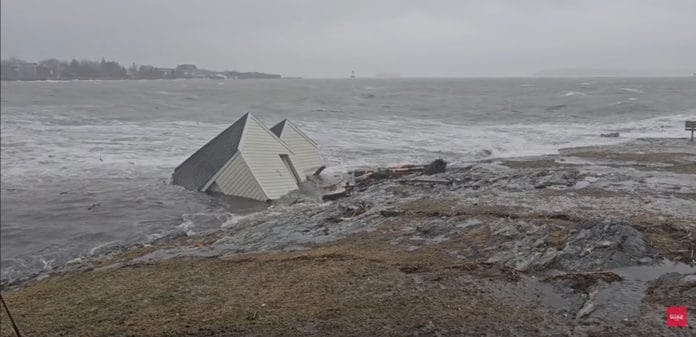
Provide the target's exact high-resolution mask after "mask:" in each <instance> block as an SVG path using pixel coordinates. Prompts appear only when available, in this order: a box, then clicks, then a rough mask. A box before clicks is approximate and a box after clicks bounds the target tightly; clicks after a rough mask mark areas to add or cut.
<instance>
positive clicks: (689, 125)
mask: <svg viewBox="0 0 696 337" xmlns="http://www.w3.org/2000/svg"><path fill="white" fill-rule="evenodd" d="M684 126H685V128H686V131H691V141H692V142H693V141H694V130H695V129H696V121H686V123H685V125H684Z"/></svg>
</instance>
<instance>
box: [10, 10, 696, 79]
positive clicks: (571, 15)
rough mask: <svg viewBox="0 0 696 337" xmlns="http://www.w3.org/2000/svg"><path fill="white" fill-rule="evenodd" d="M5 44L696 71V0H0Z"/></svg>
mask: <svg viewBox="0 0 696 337" xmlns="http://www.w3.org/2000/svg"><path fill="white" fill-rule="evenodd" d="M1 6H2V11H1V15H2V23H1V24H2V48H1V51H2V57H3V58H7V57H10V56H15V57H19V58H23V59H27V60H39V59H44V58H48V57H57V58H62V59H68V58H78V59H83V58H86V59H99V58H102V57H106V58H108V59H115V60H117V61H119V62H121V63H122V64H130V63H131V62H136V63H138V64H154V65H161V66H174V65H176V64H179V63H196V64H198V65H199V66H201V67H205V68H210V69H219V70H223V69H230V70H231V69H236V70H244V71H264V72H275V73H281V74H284V75H289V76H306V77H345V76H347V74H349V73H350V71H351V70H355V71H356V72H357V73H358V75H365V76H371V75H373V74H375V73H401V74H403V75H404V76H525V75H531V74H533V73H535V72H536V71H539V70H542V69H549V68H567V67H584V68H602V69H608V68H616V69H658V70H659V69H685V70H688V71H696V21H695V20H696V1H694V0H672V1H650V0H635V1H611V0H608V1H599V0H596V1H594V0H593V1H558V0H548V1H542V0H533V1H434V2H427V3H426V2H423V1H342V2H337V1H336V2H335V1H306V0H305V1H303V0H300V1H290V0H288V1H188V0H187V1H183V0H174V1H172V0H170V1H151V0H150V1H147V0H145V1H111V0H104V1H94V0H66V1H33V0H3V1H2V4H1Z"/></svg>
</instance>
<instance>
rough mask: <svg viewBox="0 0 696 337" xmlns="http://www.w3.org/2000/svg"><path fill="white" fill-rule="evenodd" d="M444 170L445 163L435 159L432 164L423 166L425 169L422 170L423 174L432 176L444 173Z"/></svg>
mask: <svg viewBox="0 0 696 337" xmlns="http://www.w3.org/2000/svg"><path fill="white" fill-rule="evenodd" d="M446 168H447V162H445V161H444V160H442V159H436V160H434V161H433V162H432V163H430V164H428V165H426V166H425V168H424V169H423V174H425V175H433V174H435V173H442V172H445V169H446Z"/></svg>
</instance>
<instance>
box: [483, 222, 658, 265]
mask: <svg viewBox="0 0 696 337" xmlns="http://www.w3.org/2000/svg"><path fill="white" fill-rule="evenodd" d="M580 227H581V230H576V231H573V232H571V233H570V234H569V235H568V236H567V238H565V244H559V243H560V242H557V241H558V240H559V239H558V238H557V237H556V235H555V234H554V233H555V232H554V230H553V228H552V227H551V226H549V225H535V224H529V223H526V222H511V223H507V224H505V225H502V226H501V227H499V228H497V229H496V230H495V231H494V232H493V235H495V236H497V237H499V238H501V239H503V240H504V241H503V242H502V243H501V244H500V246H499V247H498V249H497V252H496V253H495V254H493V255H492V256H491V258H490V259H489V261H490V262H501V263H503V264H505V265H506V266H508V267H511V268H515V269H517V270H524V271H529V270H545V269H549V268H556V269H559V270H567V271H589V270H603V269H610V268H616V267H620V266H627V265H632V264H637V262H638V261H639V260H640V259H642V258H644V257H645V255H646V254H647V248H646V244H645V239H644V236H643V234H642V233H641V232H639V231H637V230H636V229H634V228H633V227H631V226H628V225H625V224H601V223H599V224H592V223H588V224H580ZM609 247H612V248H609Z"/></svg>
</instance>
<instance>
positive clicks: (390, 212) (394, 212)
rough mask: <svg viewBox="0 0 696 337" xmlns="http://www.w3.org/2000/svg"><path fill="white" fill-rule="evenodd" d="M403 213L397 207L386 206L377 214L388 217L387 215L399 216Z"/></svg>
mask: <svg viewBox="0 0 696 337" xmlns="http://www.w3.org/2000/svg"><path fill="white" fill-rule="evenodd" d="M401 214H403V211H402V210H401V209H398V208H387V209H383V210H381V211H379V215H381V216H383V217H385V218H389V217H394V216H399V215H401Z"/></svg>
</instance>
